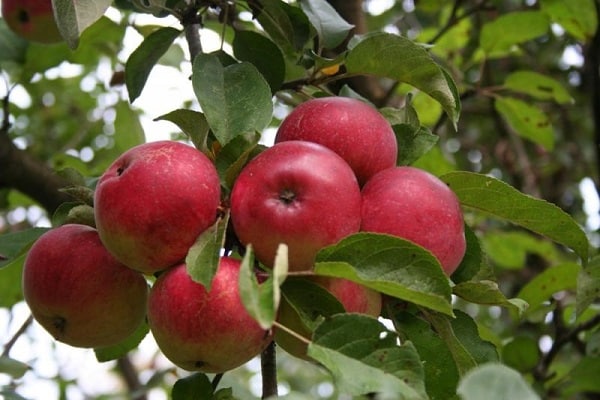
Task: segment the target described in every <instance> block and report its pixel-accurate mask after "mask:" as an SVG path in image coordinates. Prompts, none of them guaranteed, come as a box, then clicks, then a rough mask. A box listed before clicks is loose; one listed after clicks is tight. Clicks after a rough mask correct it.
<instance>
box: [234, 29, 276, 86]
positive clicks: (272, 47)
mask: <svg viewBox="0 0 600 400" xmlns="http://www.w3.org/2000/svg"><path fill="white" fill-rule="evenodd" d="M231 45H232V47H233V53H234V54H235V57H236V58H237V59H238V60H240V61H247V62H249V63H251V64H252V65H254V66H255V67H256V69H258V70H259V71H260V73H261V74H262V75H263V76H264V78H265V79H266V80H267V82H268V83H269V86H270V87H271V92H273V93H275V92H276V91H277V90H278V89H279V88H280V87H281V84H282V83H283V80H284V78H285V59H284V57H283V54H282V53H281V50H280V49H279V47H277V45H276V44H275V43H273V42H272V41H271V40H270V39H269V38H267V37H265V36H263V35H261V34H260V33H257V32H254V31H244V30H240V31H236V33H235V37H234V38H233V43H232V44H231Z"/></svg>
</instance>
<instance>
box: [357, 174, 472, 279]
mask: <svg viewBox="0 0 600 400" xmlns="http://www.w3.org/2000/svg"><path fill="white" fill-rule="evenodd" d="M362 196H363V205H362V225H361V230H362V231H367V232H377V233H386V234H390V235H395V236H398V237H401V238H403V239H406V240H410V241H412V242H414V243H416V244H418V245H420V246H422V247H424V248H425V249H427V250H429V251H430V252H431V253H432V254H433V255H434V256H436V257H437V259H438V260H439V262H440V264H441V265H442V268H443V270H444V272H445V273H446V274H447V275H451V274H452V273H453V272H454V271H455V270H456V268H457V267H458V265H459V264H460V262H461V261H462V258H463V256H464V254H465V247H466V242H465V233H464V219H463V214H462V210H461V207H460V203H459V200H458V198H457V197H456V195H455V194H454V192H453V191H452V190H450V188H449V187H448V186H447V185H446V184H445V183H444V182H442V181H441V180H440V179H438V178H437V177H436V176H434V175H432V174H430V173H428V172H426V171H423V170H421V169H418V168H414V167H396V168H392V169H388V170H385V171H382V172H379V173H378V174H377V175H375V176H374V177H373V178H371V179H370V180H369V181H368V182H367V184H366V185H365V186H364V187H363V190H362Z"/></svg>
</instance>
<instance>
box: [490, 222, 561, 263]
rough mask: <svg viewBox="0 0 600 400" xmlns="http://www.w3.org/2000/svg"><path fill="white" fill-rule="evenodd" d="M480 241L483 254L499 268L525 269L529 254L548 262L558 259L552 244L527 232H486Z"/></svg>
mask: <svg viewBox="0 0 600 400" xmlns="http://www.w3.org/2000/svg"><path fill="white" fill-rule="evenodd" d="M482 241H483V247H484V249H485V254H486V255H487V256H488V257H489V258H490V259H491V260H492V261H493V262H494V264H496V265H498V266H499V267H501V268H506V269H522V268H526V267H527V263H526V259H527V256H528V255H529V254H536V255H538V256H540V257H543V258H544V259H546V260H548V261H550V262H553V261H555V260H557V259H558V258H559V255H558V254H557V253H558V252H557V249H556V246H555V245H554V244H553V243H552V242H550V241H548V240H546V239H544V238H539V237H536V236H534V235H532V234H531V233H529V232H521V231H509V232H487V233H486V235H485V236H483V237H482Z"/></svg>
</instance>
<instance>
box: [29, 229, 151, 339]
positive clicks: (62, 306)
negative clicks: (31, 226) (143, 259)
mask: <svg viewBox="0 0 600 400" xmlns="http://www.w3.org/2000/svg"><path fill="white" fill-rule="evenodd" d="M22 285H23V295H24V298H25V301H26V303H27V305H28V306H29V308H30V309H31V312H32V314H33V316H34V318H35V319H36V321H37V322H39V324H40V325H41V326H42V327H44V328H45V329H46V330H47V331H48V332H49V333H50V334H51V335H52V336H53V337H54V338H55V339H56V340H58V341H60V342H63V343H66V344H68V345H71V346H74V347H86V348H98V347H104V346H111V345H115V344H117V343H119V342H121V341H122V340H124V339H125V338H127V337H128V336H129V335H131V334H132V333H133V332H134V331H135V330H136V329H137V327H138V326H139V325H140V324H141V323H142V322H143V321H144V318H145V316H146V301H147V294H148V285H147V283H146V279H145V278H144V276H143V275H142V274H140V273H138V272H135V271H133V270H131V269H129V268H127V267H126V266H124V265H123V264H121V263H119V262H118V261H117V260H116V259H115V258H114V257H113V256H112V255H111V254H110V253H109V252H108V251H107V250H106V249H105V248H104V246H103V245H102V243H101V242H100V238H99V237H98V232H97V231H96V230H95V229H94V228H92V227H89V226H86V225H79V224H67V225H62V226H60V227H57V228H53V229H51V230H49V231H47V232H45V233H44V234H43V235H42V236H40V237H39V238H38V240H37V241H36V242H35V243H34V244H33V246H32V247H31V249H30V250H29V253H28V254H27V257H26V259H25V263H24V266H23V280H22Z"/></svg>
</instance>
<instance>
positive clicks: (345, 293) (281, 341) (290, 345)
mask: <svg viewBox="0 0 600 400" xmlns="http://www.w3.org/2000/svg"><path fill="white" fill-rule="evenodd" d="M306 279H309V280H310V281H312V282H314V283H316V284H318V285H320V286H321V287H323V288H324V289H326V290H327V291H328V292H329V293H331V294H332V295H333V296H335V298H336V299H337V300H338V301H339V302H340V303H341V304H342V306H343V307H344V309H345V310H346V312H349V313H360V314H366V315H370V316H372V317H379V315H380V314H381V307H382V305H381V304H382V296H381V294H380V293H379V292H377V291H375V290H372V289H369V288H367V287H365V286H362V285H360V284H358V283H356V282H352V281H349V280H347V279H342V278H328V277H323V276H313V277H310V278H306ZM277 322H279V323H280V324H281V325H283V326H285V327H287V328H289V329H291V330H293V331H294V332H296V333H298V334H300V335H302V336H303V337H305V338H307V339H310V338H311V336H312V331H311V330H310V329H309V328H308V327H307V326H306V325H305V324H304V323H303V322H302V319H301V318H300V316H299V315H298V313H297V312H296V310H295V309H294V307H292V306H291V305H290V303H289V302H287V301H286V300H285V298H283V299H282V302H281V304H280V306H279V310H278V314H277ZM275 343H277V345H278V346H279V347H281V348H282V349H284V350H285V351H286V352H288V353H289V354H291V355H293V356H295V357H298V358H301V359H305V360H308V359H309V358H308V356H307V355H306V350H307V345H306V343H304V342H302V341H300V340H299V339H298V338H295V337H294V336H292V335H290V334H289V333H287V332H285V331H284V330H281V329H277V330H275Z"/></svg>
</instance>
